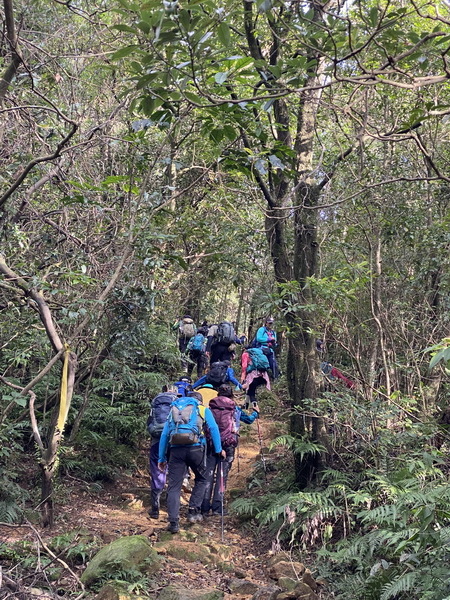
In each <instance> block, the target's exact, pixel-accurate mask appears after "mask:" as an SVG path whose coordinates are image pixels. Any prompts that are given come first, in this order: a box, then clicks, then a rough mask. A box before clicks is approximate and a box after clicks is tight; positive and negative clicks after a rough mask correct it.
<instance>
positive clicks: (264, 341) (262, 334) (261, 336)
mask: <svg viewBox="0 0 450 600" xmlns="http://www.w3.org/2000/svg"><path fill="white" fill-rule="evenodd" d="M256 344H257V346H258V347H259V348H262V351H263V352H264V354H265V355H266V356H267V359H268V361H269V365H270V369H271V371H272V376H273V378H274V379H277V378H278V375H279V373H278V365H277V359H276V357H275V348H276V347H277V332H276V331H275V330H274V328H273V318H272V317H267V319H266V320H265V323H264V325H263V326H262V327H260V328H259V329H258V331H257V332H256Z"/></svg>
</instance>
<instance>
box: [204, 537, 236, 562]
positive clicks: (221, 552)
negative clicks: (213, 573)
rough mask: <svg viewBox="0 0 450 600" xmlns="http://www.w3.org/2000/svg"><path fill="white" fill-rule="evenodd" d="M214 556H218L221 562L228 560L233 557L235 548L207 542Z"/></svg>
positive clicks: (206, 544)
mask: <svg viewBox="0 0 450 600" xmlns="http://www.w3.org/2000/svg"><path fill="white" fill-rule="evenodd" d="M205 546H207V547H208V548H209V549H210V550H211V553H212V554H215V555H216V556H218V557H219V558H220V559H221V560H228V559H229V558H231V556H232V555H233V548H232V547H231V546H225V545H224V544H218V543H217V542H211V541H209V542H205Z"/></svg>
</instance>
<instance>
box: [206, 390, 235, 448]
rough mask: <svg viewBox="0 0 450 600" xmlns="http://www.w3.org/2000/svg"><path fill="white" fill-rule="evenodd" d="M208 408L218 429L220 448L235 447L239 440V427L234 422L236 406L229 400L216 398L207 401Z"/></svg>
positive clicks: (223, 397) (222, 397) (221, 397)
mask: <svg viewBox="0 0 450 600" xmlns="http://www.w3.org/2000/svg"><path fill="white" fill-rule="evenodd" d="M209 408H210V410H211V412H212V414H213V417H214V419H215V421H216V423H217V426H218V427H219V431H220V439H221V441H222V446H223V447H224V448H227V447H230V446H232V447H234V448H235V447H236V446H237V445H238V439H239V425H238V423H237V422H236V404H235V403H234V401H233V400H231V398H226V397H225V396H216V398H212V399H211V400H210V401H209Z"/></svg>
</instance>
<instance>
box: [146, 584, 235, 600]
mask: <svg viewBox="0 0 450 600" xmlns="http://www.w3.org/2000/svg"><path fill="white" fill-rule="evenodd" d="M223 597H224V593H223V592H222V590H217V589H215V588H204V589H201V590H198V589H197V590H196V589H187V588H182V587H177V586H175V585H168V586H167V587H165V588H163V589H162V590H161V593H160V594H159V596H158V600H223Z"/></svg>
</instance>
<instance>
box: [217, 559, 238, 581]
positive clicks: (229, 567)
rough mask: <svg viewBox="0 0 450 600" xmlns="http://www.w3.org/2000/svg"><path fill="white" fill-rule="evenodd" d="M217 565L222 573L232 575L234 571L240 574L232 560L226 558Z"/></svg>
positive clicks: (234, 573)
mask: <svg viewBox="0 0 450 600" xmlns="http://www.w3.org/2000/svg"><path fill="white" fill-rule="evenodd" d="M215 567H216V569H217V570H218V571H221V572H222V573H227V574H228V575H231V573H232V574H233V575H235V576H236V577H238V575H237V574H236V567H235V566H234V565H233V563H231V562H228V561H226V560H223V561H220V562H216V564H215ZM244 577H245V575H244Z"/></svg>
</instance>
